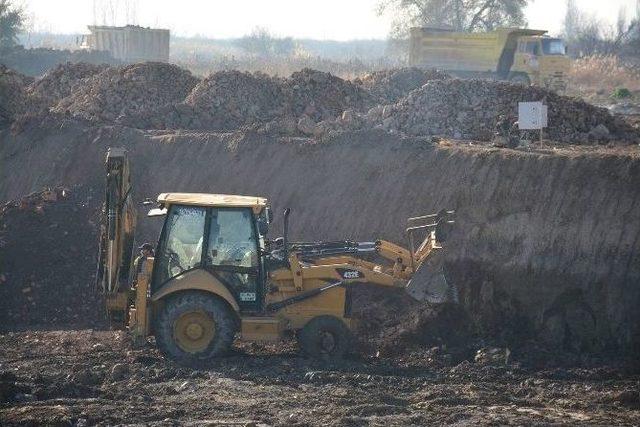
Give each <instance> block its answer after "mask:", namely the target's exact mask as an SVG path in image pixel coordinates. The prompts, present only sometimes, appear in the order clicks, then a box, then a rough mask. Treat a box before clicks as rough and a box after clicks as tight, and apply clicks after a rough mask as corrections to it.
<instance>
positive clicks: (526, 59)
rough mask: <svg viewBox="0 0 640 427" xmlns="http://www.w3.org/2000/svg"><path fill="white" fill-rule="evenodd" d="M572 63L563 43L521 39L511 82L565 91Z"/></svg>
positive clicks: (550, 40)
mask: <svg viewBox="0 0 640 427" xmlns="http://www.w3.org/2000/svg"><path fill="white" fill-rule="evenodd" d="M570 66H571V60H570V59H569V58H568V57H567V55H566V45H565V43H564V41H563V40H562V39H559V38H554V37H546V36H543V35H539V36H521V37H519V38H518V45H517V48H516V51H515V54H514V61H513V66H512V67H511V71H510V74H509V80H511V81H514V82H519V83H523V84H534V85H537V86H543V87H548V88H550V89H554V90H556V91H560V92H562V91H564V90H566V86H567V74H568V73H569V68H570Z"/></svg>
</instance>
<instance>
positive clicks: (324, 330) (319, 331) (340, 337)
mask: <svg viewBox="0 0 640 427" xmlns="http://www.w3.org/2000/svg"><path fill="white" fill-rule="evenodd" d="M352 342H353V339H352V335H351V331H349V328H347V326H346V325H345V324H344V322H342V321H341V320H340V319H338V318H336V317H333V316H318V317H315V318H313V319H311V320H310V321H309V323H307V324H306V325H305V326H304V328H302V329H301V330H300V331H299V332H298V343H299V344H300V348H301V349H302V351H303V353H304V354H306V355H307V356H309V357H313V358H316V359H322V360H337V359H341V358H343V357H344V355H345V354H346V353H347V352H348V351H349V349H350V348H351V343H352Z"/></svg>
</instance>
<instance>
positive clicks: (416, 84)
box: [354, 67, 451, 104]
mask: <svg viewBox="0 0 640 427" xmlns="http://www.w3.org/2000/svg"><path fill="white" fill-rule="evenodd" d="M450 78H451V76H449V75H448V74H447V73H445V72H442V71H439V70H421V69H419V68H415V67H410V68H398V69H393V70H382V71H375V72H373V73H370V74H367V75H365V76H364V77H362V78H358V79H356V80H355V81H354V83H356V84H359V85H361V86H362V87H363V88H365V89H366V90H368V91H369V92H370V93H371V95H372V96H373V97H374V98H375V99H376V100H377V101H378V102H379V103H380V104H393V103H395V102H397V101H398V100H399V99H400V98H402V97H405V96H407V94H408V93H409V92H411V91H412V90H414V89H418V88H420V87H422V86H423V85H424V84H426V83H427V82H428V81H430V80H446V79H450Z"/></svg>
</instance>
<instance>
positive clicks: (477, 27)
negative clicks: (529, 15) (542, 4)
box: [377, 0, 529, 37]
mask: <svg viewBox="0 0 640 427" xmlns="http://www.w3.org/2000/svg"><path fill="white" fill-rule="evenodd" d="M528 3H529V0H382V1H381V2H380V3H379V4H378V9H377V10H378V13H379V14H384V13H391V14H392V15H393V21H392V28H391V35H392V37H402V36H404V35H406V33H407V31H408V29H409V28H410V27H414V26H419V27H437V28H451V29H455V30H457V31H469V32H472V31H491V30H494V29H496V28H498V27H504V26H522V25H525V24H526V20H525V17H524V7H525V6H526V5H527V4H528Z"/></svg>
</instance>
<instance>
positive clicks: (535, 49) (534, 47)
mask: <svg viewBox="0 0 640 427" xmlns="http://www.w3.org/2000/svg"><path fill="white" fill-rule="evenodd" d="M524 51H525V52H526V53H529V54H531V55H539V54H540V44H539V43H538V42H537V41H533V42H526V43H525V48H524Z"/></svg>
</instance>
